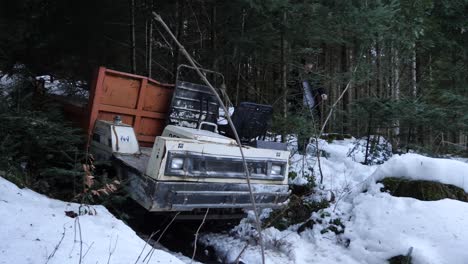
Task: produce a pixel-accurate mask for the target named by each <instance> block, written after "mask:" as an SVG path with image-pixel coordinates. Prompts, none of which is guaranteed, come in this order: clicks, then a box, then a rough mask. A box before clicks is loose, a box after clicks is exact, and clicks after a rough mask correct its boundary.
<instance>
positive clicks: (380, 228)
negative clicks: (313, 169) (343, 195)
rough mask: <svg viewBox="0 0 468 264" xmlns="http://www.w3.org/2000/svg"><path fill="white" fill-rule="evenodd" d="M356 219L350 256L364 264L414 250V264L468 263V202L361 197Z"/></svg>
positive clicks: (348, 229)
mask: <svg viewBox="0 0 468 264" xmlns="http://www.w3.org/2000/svg"><path fill="white" fill-rule="evenodd" d="M351 217H352V220H351V221H350V223H347V224H346V232H345V236H346V237H348V238H349V239H351V244H350V248H349V249H350V253H351V254H352V256H353V257H355V258H361V260H362V262H363V263H385V260H386V259H389V258H390V257H393V256H396V255H406V253H407V252H408V249H409V248H410V247H413V253H412V257H413V263H414V264H418V263H451V264H457V263H460V264H462V263H467V260H468V251H467V250H466V249H467V245H468V225H466V220H467V219H468V203H464V202H460V201H455V200H450V199H444V200H440V201H432V202H426V201H419V200H416V199H413V198H402V197H393V196H390V195H389V194H387V193H377V194H360V195H358V196H357V197H356V198H355V199H354V209H353V212H352V215H351Z"/></svg>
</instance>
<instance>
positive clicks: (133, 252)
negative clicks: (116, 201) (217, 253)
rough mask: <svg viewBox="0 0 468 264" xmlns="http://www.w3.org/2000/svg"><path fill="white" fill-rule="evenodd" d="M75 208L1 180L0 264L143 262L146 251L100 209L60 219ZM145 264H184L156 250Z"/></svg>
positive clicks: (148, 248) (143, 246)
mask: <svg viewBox="0 0 468 264" xmlns="http://www.w3.org/2000/svg"><path fill="white" fill-rule="evenodd" d="M78 207H79V205H78V204H75V203H65V202H62V201H58V200H53V199H50V198H48V197H46V196H44V195H41V194H38V193H35V192H33V191H31V190H29V189H19V188H18V187H17V186H16V185H14V184H12V183H10V182H8V181H7V180H5V179H3V178H1V177H0V263H2V264H3V263H4V264H13V263H15V264H35V263H40V264H44V263H50V264H53V263H57V264H64V263H93V264H95V263H112V264H117V263H122V264H128V263H143V258H144V257H145V256H146V255H147V254H148V252H149V250H150V248H151V247H150V246H146V247H145V244H146V243H145V241H143V240H142V239H140V238H139V237H138V236H137V235H136V234H135V232H134V231H133V230H132V229H130V228H129V227H128V226H126V225H125V224H124V223H123V222H122V221H120V220H118V219H116V218H115V217H114V216H113V215H112V214H110V213H109V212H108V211H107V209H106V208H104V207H103V206H93V209H94V210H95V211H96V212H97V214H96V215H82V216H79V217H75V218H71V217H69V216H66V215H65V212H66V211H74V212H78ZM80 230H81V231H80ZM143 249H144V251H143ZM140 254H141V257H140V259H139V261H138V262H136V260H137V259H138V256H139V255H140ZM80 256H81V257H80ZM80 258H81V262H80V261H79V260H80ZM147 260H148V259H147ZM145 263H146V262H145ZM149 263H175V264H177V263H183V262H182V261H180V260H179V259H177V258H176V257H174V256H172V255H171V254H169V253H167V252H164V251H161V250H157V249H155V251H154V253H153V256H152V258H151V261H150V262H149Z"/></svg>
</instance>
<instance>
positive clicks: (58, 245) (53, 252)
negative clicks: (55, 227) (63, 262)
mask: <svg viewBox="0 0 468 264" xmlns="http://www.w3.org/2000/svg"><path fill="white" fill-rule="evenodd" d="M64 238H65V227H63V233H62V237H61V238H60V241H59V242H58V244H57V245H56V246H55V248H54V250H53V251H52V253H51V254H50V255H49V256H48V257H47V261H46V262H45V264H47V263H49V260H51V259H52V258H53V257H54V255H55V252H57V250H58V249H59V247H60V245H61V244H62V241H63V239H64Z"/></svg>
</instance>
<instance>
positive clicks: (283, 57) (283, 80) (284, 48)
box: [281, 11, 288, 118]
mask: <svg viewBox="0 0 468 264" xmlns="http://www.w3.org/2000/svg"><path fill="white" fill-rule="evenodd" d="M285 24H286V11H284V12H283V29H282V31H281V88H282V94H283V117H285V118H286V117H287V115H288V86H287V70H288V67H287V60H286V56H287V55H286V53H287V48H288V42H287V40H286V38H285V36H284V33H285V32H284V31H285Z"/></svg>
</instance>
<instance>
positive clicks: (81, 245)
mask: <svg viewBox="0 0 468 264" xmlns="http://www.w3.org/2000/svg"><path fill="white" fill-rule="evenodd" d="M76 225H78V234H79V235H80V260H79V262H78V263H79V264H81V261H82V260H83V237H82V235H81V224H80V216H77V217H76V218H75V226H76ZM75 241H76V240H75Z"/></svg>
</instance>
